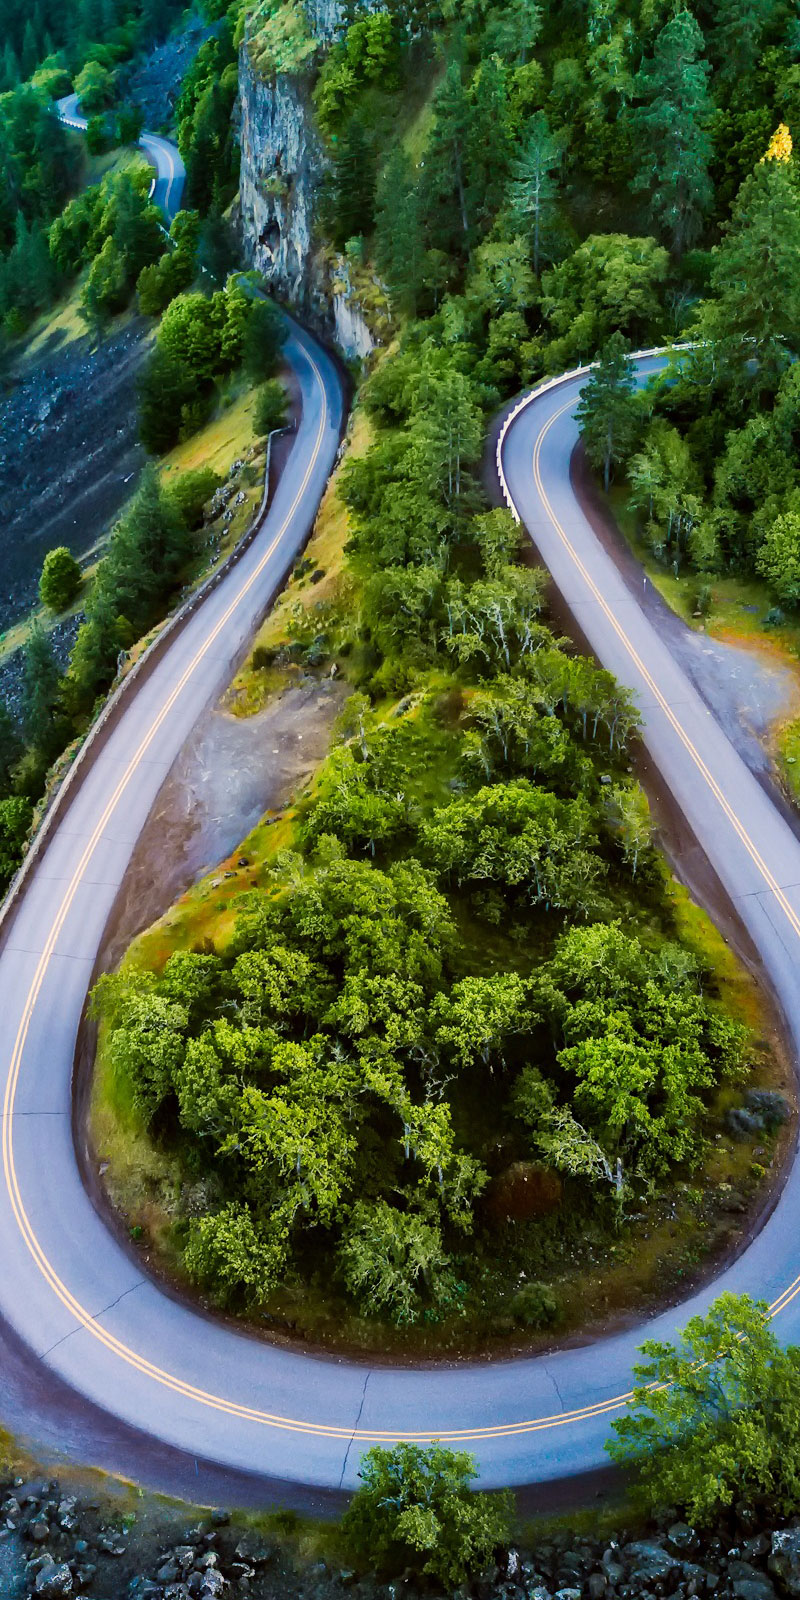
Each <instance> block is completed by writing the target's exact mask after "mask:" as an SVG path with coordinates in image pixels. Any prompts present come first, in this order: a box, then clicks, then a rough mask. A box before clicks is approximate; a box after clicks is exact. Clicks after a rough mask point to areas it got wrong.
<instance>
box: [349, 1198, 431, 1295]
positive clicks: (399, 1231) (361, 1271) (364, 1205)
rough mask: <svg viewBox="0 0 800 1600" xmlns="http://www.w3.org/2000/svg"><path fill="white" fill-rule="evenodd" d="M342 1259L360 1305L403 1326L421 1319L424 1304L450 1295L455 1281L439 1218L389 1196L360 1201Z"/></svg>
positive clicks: (354, 1210)
mask: <svg viewBox="0 0 800 1600" xmlns="http://www.w3.org/2000/svg"><path fill="white" fill-rule="evenodd" d="M340 1264H341V1271H342V1276H343V1278H344V1282H345V1285H346V1287H347V1290H348V1293H349V1294H351V1295H352V1296H353V1299H354V1300H356V1301H357V1302H358V1304H359V1305H360V1306H361V1308H362V1310H363V1311H364V1312H365V1313H366V1314H367V1315H368V1316H382V1317H388V1318H389V1320H390V1321H391V1322H395V1323H397V1324H398V1325H400V1326H402V1325H404V1324H407V1323H413V1322H417V1321H418V1320H419V1318H420V1316H421V1315H422V1312H423V1310H424V1308H425V1305H426V1304H433V1305H434V1306H435V1305H436V1304H437V1302H438V1301H441V1300H442V1299H443V1298H446V1296H447V1294H448V1292H449V1291H450V1289H451V1285H452V1273H451V1271H450V1258H449V1256H448V1255H447V1253H446V1251H445V1248H444V1244H443V1242H442V1235H441V1229H440V1227H439V1225H438V1223H437V1222H435V1221H432V1220H428V1219H427V1218H426V1217H424V1216H421V1215H420V1214H419V1213H418V1212H413V1211H399V1210H398V1209H397V1208H396V1207H395V1206H393V1205H390V1204H389V1202H388V1201H386V1200H375V1201H365V1200H359V1201H357V1202H356V1204H355V1206H354V1207H353V1211H352V1215H351V1218H350V1221H349V1222H348V1224H347V1226H346V1228H345V1230H344V1237H343V1242H342V1246H341V1250H340Z"/></svg>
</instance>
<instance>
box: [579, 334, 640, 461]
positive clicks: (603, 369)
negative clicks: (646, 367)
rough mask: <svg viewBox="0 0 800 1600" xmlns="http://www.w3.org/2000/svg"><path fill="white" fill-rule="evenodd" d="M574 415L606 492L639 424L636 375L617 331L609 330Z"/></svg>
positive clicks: (634, 436) (628, 452) (623, 341)
mask: <svg viewBox="0 0 800 1600" xmlns="http://www.w3.org/2000/svg"><path fill="white" fill-rule="evenodd" d="M576 416H577V419H578V422H579V424H580V430H581V438H582V439H583V443H584V448H585V450H586V454H587V456H588V458H589V461H590V463H591V465H592V466H593V467H594V468H595V470H596V471H601V470H602V473H603V485H604V488H605V491H606V493H608V490H609V488H610V486H611V476H612V472H613V469H614V467H616V466H619V465H620V463H621V462H624V461H626V460H627V458H628V456H629V455H630V452H631V449H632V447H633V444H634V442H635V439H636V434H637V432H638V429H639V427H640V425H641V417H642V411H641V408H640V406H639V404H638V401H637V399H636V375H635V370H634V366H633V362H632V361H631V359H630V357H629V355H628V352H627V347H626V344H625V340H624V338H623V336H622V334H621V333H614V334H612V336H611V338H610V339H609V341H608V344H607V345H605V347H604V349H603V351H602V353H601V356H600V360H599V361H598V363H597V366H596V367H595V368H594V370H593V372H592V373H591V376H590V377H589V378H588V380H587V382H586V383H585V384H584V386H583V389H582V390H581V398H580V404H579V406H578V409H577V412H576Z"/></svg>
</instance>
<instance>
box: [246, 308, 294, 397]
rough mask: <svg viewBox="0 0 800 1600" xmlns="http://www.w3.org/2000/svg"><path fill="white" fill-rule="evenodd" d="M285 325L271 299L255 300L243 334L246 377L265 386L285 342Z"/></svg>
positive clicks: (274, 368) (271, 375)
mask: <svg viewBox="0 0 800 1600" xmlns="http://www.w3.org/2000/svg"><path fill="white" fill-rule="evenodd" d="M286 333H287V328H286V322H285V321H284V318H283V317H282V316H281V313H280V311H279V310H278V307H277V306H276V305H275V303H274V301H272V300H255V301H254V302H253V304H252V305H251V306H250V310H249V314H248V317H247V326H246V327H245V331H244V346H243V359H244V367H245V371H246V373H247V376H248V378H250V380H251V381H252V382H253V383H264V382H266V380H267V379H268V378H272V377H273V376H274V373H275V370H276V368H277V365H278V362H279V360H280V354H281V350H282V348H283V345H284V341H285V339H286Z"/></svg>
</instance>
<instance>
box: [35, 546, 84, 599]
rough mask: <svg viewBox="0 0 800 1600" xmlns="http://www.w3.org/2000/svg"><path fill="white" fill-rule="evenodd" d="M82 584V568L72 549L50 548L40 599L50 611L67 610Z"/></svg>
mask: <svg viewBox="0 0 800 1600" xmlns="http://www.w3.org/2000/svg"><path fill="white" fill-rule="evenodd" d="M80 586H81V569H80V567H79V565H78V562H77V561H76V560H75V557H74V555H73V554H72V552H71V550H68V549H67V547H66V545H59V546H58V548H57V549H56V550H48V552H47V555H46V556H45V558H44V565H43V567H42V576H41V578H40V579H39V599H40V600H41V602H42V605H43V606H47V608H48V610H50V611H66V609H67V606H71V605H72V602H73V600H74V599H75V596H76V594H77V593H78V590H79V589H80Z"/></svg>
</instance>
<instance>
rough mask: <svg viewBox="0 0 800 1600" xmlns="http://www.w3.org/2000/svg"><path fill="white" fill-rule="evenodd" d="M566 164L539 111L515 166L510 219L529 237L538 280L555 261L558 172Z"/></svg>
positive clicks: (513, 169) (557, 142) (532, 120)
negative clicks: (545, 265) (542, 265)
mask: <svg viewBox="0 0 800 1600" xmlns="http://www.w3.org/2000/svg"><path fill="white" fill-rule="evenodd" d="M562 160H563V147H562V144H561V141H560V139H558V138H556V136H555V135H554V134H553V133H551V131H550V126H549V123H548V121H547V117H546V116H545V113H544V112H543V111H537V113H536V115H535V116H534V117H532V118H531V120H530V123H529V125H528V131H527V134H526V138H525V143H524V145H523V147H522V150H521V152H520V155H519V156H518V158H517V160H516V162H515V163H514V165H513V166H512V169H511V171H512V177H513V182H512V184H511V190H510V201H511V215H512V217H513V220H514V222H515V224H516V225H517V226H520V227H523V228H524V229H525V231H526V233H527V234H528V236H529V238H530V241H531V247H532V250H533V270H534V272H535V273H536V275H537V277H538V275H539V267H540V263H541V261H542V259H544V260H552V254H551V252H552V250H553V248H554V244H555V239H556V232H555V217H556V211H557V206H558V199H559V182H558V178H557V173H558V170H559V168H560V166H561V164H562Z"/></svg>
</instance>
